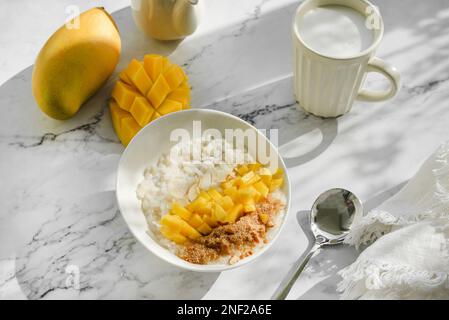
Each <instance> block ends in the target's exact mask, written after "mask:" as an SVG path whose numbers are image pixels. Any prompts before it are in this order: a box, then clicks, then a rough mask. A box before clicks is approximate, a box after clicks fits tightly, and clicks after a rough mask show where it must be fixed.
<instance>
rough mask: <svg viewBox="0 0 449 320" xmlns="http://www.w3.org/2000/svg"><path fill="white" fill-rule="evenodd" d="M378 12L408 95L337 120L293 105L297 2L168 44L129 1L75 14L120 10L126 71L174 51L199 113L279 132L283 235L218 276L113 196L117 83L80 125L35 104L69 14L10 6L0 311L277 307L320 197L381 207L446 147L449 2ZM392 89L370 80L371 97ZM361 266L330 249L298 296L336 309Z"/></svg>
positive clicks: (219, 18)
mask: <svg viewBox="0 0 449 320" xmlns="http://www.w3.org/2000/svg"><path fill="white" fill-rule="evenodd" d="M374 2H375V4H376V5H378V6H379V8H380V10H381V12H382V14H383V16H384V20H385V25H386V32H385V37H384V40H383V42H382V44H381V46H380V47H379V50H378V56H380V57H382V58H384V59H386V60H387V61H389V62H391V63H393V64H394V65H396V66H397V67H398V69H399V70H400V71H401V74H402V78H403V88H402V90H401V91H400V93H399V94H398V96H397V97H396V98H394V100H391V101H388V102H385V103H378V104H368V103H359V102H356V103H355V105H354V108H353V110H352V112H351V113H350V114H348V115H345V116H343V117H341V118H338V119H330V120H322V119H318V118H315V117H313V116H309V115H307V114H305V113H304V112H302V111H299V110H298V109H297V108H296V105H295V101H294V97H293V90H292V72H291V69H292V68H291V65H292V63H291V44H290V21H291V19H292V14H293V12H294V9H295V8H296V7H297V5H298V2H297V1H292V0H282V1H279V0H276V1H275V0H250V1H249V0H248V1H238V0H232V1H229V0H208V1H207V2H206V14H205V20H204V23H203V24H202V25H201V27H200V29H199V30H198V32H197V33H195V35H194V36H192V37H191V38H188V39H187V40H185V41H182V42H180V43H171V44H161V43H158V42H155V41H149V40H147V39H145V37H144V36H143V35H141V34H140V33H139V32H138V31H137V30H136V28H135V27H134V24H133V22H132V20H131V17H130V9H129V7H128V1H112V0H110V1H87V0H85V1H80V2H79V3H80V6H81V8H82V9H85V8H88V7H89V6H92V5H104V6H105V7H106V8H107V9H109V10H110V11H115V13H114V14H113V16H114V18H115V19H116V21H117V23H118V25H119V28H120V29H121V32H122V38H123V43H122V44H123V54H122V57H121V61H120V65H119V67H118V70H120V68H121V67H123V66H124V65H125V64H126V63H127V61H129V59H130V58H131V57H135V56H137V57H141V56H142V55H143V54H144V53H148V52H160V53H165V54H170V55H171V57H172V59H173V60H174V61H176V62H178V63H180V64H182V65H184V66H185V68H186V70H187V72H188V74H189V76H190V79H191V84H192V86H193V92H192V94H193V96H192V105H193V106H194V107H198V108H205V107H207V108H214V109H219V110H223V111H227V112H231V113H233V114H235V115H239V116H240V117H242V118H243V119H245V120H247V121H250V122H251V123H254V124H255V125H256V126H257V127H259V128H279V140H280V144H281V145H283V146H282V147H281V151H282V152H283V154H284V155H286V156H288V157H289V158H288V160H287V164H288V167H289V172H288V174H289V175H290V179H291V181H292V188H293V193H294V194H293V203H292V209H291V214H290V216H289V221H288V223H287V226H286V228H285V229H284V230H283V233H282V235H281V236H280V237H279V239H278V240H277V242H276V243H275V244H274V245H273V247H272V248H271V249H270V250H269V252H268V253H267V254H266V255H264V256H262V257H261V258H260V259H259V260H257V261H255V262H254V263H251V264H249V265H246V266H244V267H242V268H239V269H237V270H232V271H228V272H223V273H217V274H200V273H192V272H188V271H183V270H180V269H177V268H175V267H172V266H170V265H168V264H166V263H164V262H163V261H160V260H159V259H158V258H156V257H155V256H153V255H152V254H151V253H149V252H147V251H146V250H145V249H144V248H143V247H142V246H141V245H140V244H139V243H137V242H136V240H135V239H134V238H133V237H132V235H131V234H130V233H129V231H128V230H127V227H126V225H125V224H124V221H123V220H122V218H121V216H120V213H119V212H118V210H117V206H116V202H115V196H114V180H115V170H116V167H117V163H118V159H119V156H120V153H121V152H122V151H123V148H122V147H121V145H120V144H119V143H118V142H117V139H116V138H115V136H114V133H113V130H112V127H111V123H110V118H109V114H108V112H107V111H106V109H105V106H106V99H107V97H108V95H109V93H110V89H111V85H112V83H113V81H114V78H112V79H110V81H109V82H108V84H107V85H106V86H105V87H104V88H103V89H102V90H101V91H100V92H98V93H97V94H96V95H95V96H94V97H93V99H91V100H90V101H89V102H88V104H87V105H86V106H84V107H83V108H82V110H81V111H80V113H79V114H78V115H77V116H76V117H74V118H73V119H71V120H69V121H66V122H58V121H54V120H51V119H49V118H47V117H45V116H44V115H43V114H42V113H41V112H40V111H39V110H38V108H37V106H36V105H35V102H34V100H33V97H32V95H31V84H30V77H31V70H32V66H31V65H32V63H33V60H34V57H35V55H36V53H37V52H38V51H39V49H40V47H41V46H42V44H43V42H44V41H45V39H46V38H47V37H48V36H49V34H51V32H52V30H54V29H55V28H56V27H57V26H58V25H60V24H61V23H63V22H64V19H65V16H66V14H65V12H64V9H65V6H66V5H68V4H71V3H70V2H69V1H57V2H56V1H49V0H45V1H39V4H37V2H35V1H14V2H12V1H4V2H2V3H0V28H1V29H2V30H3V32H2V33H1V34H0V44H1V46H2V50H1V51H0V105H1V108H2V111H3V112H2V117H0V155H1V157H0V177H1V182H0V188H1V193H0V203H1V204H2V209H1V210H0V299H8V298H9V299H11V298H28V299H56V298H74V299H88V298H120V299H126V298H188V299H199V298H210V299H217V298H238V299H239V298H261V299H266V298H270V297H271V296H272V294H273V293H274V292H275V290H276V289H277V288H278V286H279V284H280V283H281V282H282V281H283V279H284V278H285V275H286V274H287V273H288V272H289V270H290V269H291V268H292V266H293V265H294V264H295V263H296V262H297V260H298V258H299V256H300V255H301V254H302V253H303V252H304V250H305V249H306V247H307V245H308V240H307V237H306V234H305V233H304V232H303V231H302V230H301V227H300V223H299V222H300V221H304V217H305V214H306V211H305V210H307V209H308V208H309V207H310V206H311V204H312V202H313V200H314V198H315V197H316V196H317V195H318V194H319V193H320V192H321V191H323V190H325V189H327V188H329V187H334V186H343V187H346V188H348V189H350V190H352V191H354V192H355V193H356V194H358V195H359V196H360V198H361V199H362V200H363V201H364V202H365V206H366V207H367V208H371V207H373V206H376V205H377V204H379V203H380V202H381V201H383V200H385V199H386V198H388V197H389V196H391V194H393V193H394V192H396V191H397V190H398V188H400V186H401V184H402V183H403V182H404V181H406V180H407V179H408V178H410V177H411V176H412V175H413V173H414V172H415V171H416V170H417V169H418V167H419V165H420V164H421V162H422V161H423V160H424V159H425V158H426V157H427V156H428V155H429V154H430V153H431V152H432V151H433V150H434V149H435V148H436V147H437V145H438V144H439V143H441V142H442V141H444V140H446V139H447V137H448V136H449V126H448V125H447V123H449V111H448V108H449V106H448V102H447V100H448V97H449V81H447V80H448V79H449V68H448V65H449V59H447V57H448V54H449V32H448V31H449V3H448V2H447V1H445V0H440V1H437V0H431V1H421V0H409V1H406V2H403V1H389V0H382V1H374ZM92 3H93V4H92ZM116 10H118V11H116ZM19 11H20V14H19V13H18V12H19ZM382 83H383V82H382V80H381V79H380V78H377V77H369V78H368V83H367V86H369V87H372V88H375V87H380V86H382ZM356 256H357V253H356V252H355V251H354V250H352V249H351V248H347V247H340V248H335V249H329V250H327V251H325V252H322V253H321V254H320V255H318V256H317V257H315V258H314V259H313V260H312V261H311V263H310V265H309V267H308V268H307V269H306V270H305V272H304V274H303V275H302V277H301V279H300V280H298V282H297V283H296V285H295V287H294V288H293V290H292V293H291V294H290V296H289V298H291V299H332V298H337V297H338V296H337V293H336V291H335V286H336V283H338V280H339V278H338V276H337V275H336V272H337V271H338V270H339V269H341V268H342V267H343V266H345V265H347V264H349V263H351V262H352V261H354V259H355V258H356ZM68 265H75V266H78V267H79V270H80V288H79V289H75V288H73V287H69V288H68V287H67V286H66V279H67V277H68V274H67V273H66V272H65V270H66V267H67V266H68Z"/></svg>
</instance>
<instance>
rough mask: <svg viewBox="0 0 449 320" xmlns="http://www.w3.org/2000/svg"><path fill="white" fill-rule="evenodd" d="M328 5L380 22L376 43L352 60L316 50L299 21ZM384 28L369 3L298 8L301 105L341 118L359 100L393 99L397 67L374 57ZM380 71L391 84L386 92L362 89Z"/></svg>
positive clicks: (318, 2) (358, 0)
mask: <svg viewBox="0 0 449 320" xmlns="http://www.w3.org/2000/svg"><path fill="white" fill-rule="evenodd" d="M326 5H341V6H346V7H349V8H351V9H354V10H356V11H358V12H359V13H361V14H362V15H363V16H365V17H367V18H368V17H369V19H372V21H376V23H377V24H376V26H375V28H373V29H372V31H373V41H372V43H371V45H370V46H369V47H368V48H366V49H365V50H363V51H361V52H359V53H357V54H354V55H352V56H348V57H343V58H341V57H332V56H330V55H329V56H327V55H324V54H322V53H319V52H317V51H315V50H313V49H312V48H311V47H310V46H309V45H308V44H307V43H305V41H304V40H303V39H302V38H301V36H300V32H299V30H298V19H301V18H302V17H304V14H306V13H307V12H308V11H309V10H312V9H314V8H317V7H321V6H326ZM383 31H384V25H383V21H382V17H381V15H380V13H379V11H378V10H377V8H376V7H375V6H373V5H372V4H371V3H369V2H368V1H365V0H306V1H304V2H303V3H302V4H301V5H300V6H299V7H298V9H297V11H296V14H295V17H294V20H293V47H294V79H295V84H294V86H295V96H296V100H297V102H298V103H299V105H300V106H301V107H302V108H303V109H304V110H306V111H307V112H309V113H312V114H314V115H316V116H320V117H338V116H340V115H342V114H345V113H346V112H348V111H349V110H351V107H352V104H353V102H354V100H355V99H357V100H363V101H383V100H387V99H389V98H391V97H393V96H394V95H395V94H396V92H397V91H398V89H399V86H400V75H399V73H398V72H397V70H396V68H394V67H393V66H392V65H390V64H388V63H387V62H385V61H383V60H382V59H379V58H376V57H375V56H374V54H375V51H376V49H377V46H378V45H379V43H380V41H381V40H382V36H383ZM368 72H378V73H380V74H382V75H384V76H385V77H386V78H387V79H388V80H389V82H390V87H389V89H388V90H385V91H369V90H366V89H361V86H362V84H363V82H364V79H365V77H366V74H367V73H368Z"/></svg>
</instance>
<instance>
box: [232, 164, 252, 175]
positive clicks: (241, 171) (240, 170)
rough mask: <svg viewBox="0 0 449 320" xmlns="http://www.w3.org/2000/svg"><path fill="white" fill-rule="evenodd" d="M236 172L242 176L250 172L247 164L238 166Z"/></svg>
mask: <svg viewBox="0 0 449 320" xmlns="http://www.w3.org/2000/svg"><path fill="white" fill-rule="evenodd" d="M235 170H236V171H237V172H238V174H239V175H241V176H243V175H244V174H245V173H247V172H248V171H249V169H248V167H247V166H246V165H245V164H242V165H240V166H238V167H237V168H236V169H235Z"/></svg>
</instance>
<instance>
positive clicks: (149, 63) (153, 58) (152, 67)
mask: <svg viewBox="0 0 449 320" xmlns="http://www.w3.org/2000/svg"><path fill="white" fill-rule="evenodd" d="M143 67H144V69H145V71H146V72H147V74H148V75H149V76H150V78H151V80H152V81H153V82H155V81H156V79H157V77H158V76H159V75H160V74H161V73H162V56H160V55H157V54H147V55H145V57H144V58H143Z"/></svg>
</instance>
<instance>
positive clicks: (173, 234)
mask: <svg viewBox="0 0 449 320" xmlns="http://www.w3.org/2000/svg"><path fill="white" fill-rule="evenodd" d="M161 233H162V235H163V236H164V237H166V238H167V239H169V240H171V241H173V242H175V243H178V244H182V243H184V242H186V241H187V238H186V237H184V236H183V235H182V234H180V233H179V232H177V231H174V230H173V229H171V228H169V227H167V226H161Z"/></svg>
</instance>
